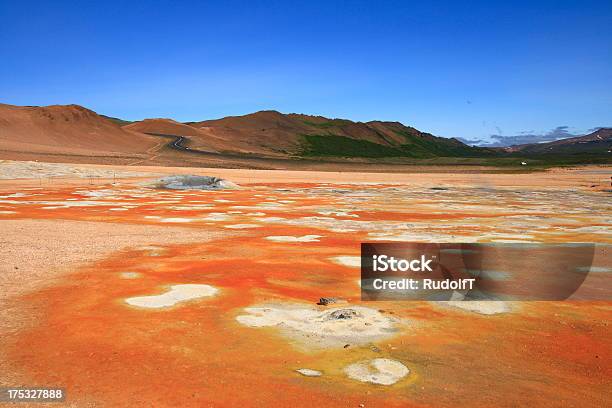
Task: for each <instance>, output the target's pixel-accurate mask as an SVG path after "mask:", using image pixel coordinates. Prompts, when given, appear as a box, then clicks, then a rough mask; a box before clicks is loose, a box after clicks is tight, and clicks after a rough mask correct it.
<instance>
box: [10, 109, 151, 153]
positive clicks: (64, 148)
mask: <svg viewBox="0 0 612 408" xmlns="http://www.w3.org/2000/svg"><path fill="white" fill-rule="evenodd" d="M158 143H159V141H158V140H157V139H156V138H154V137H152V136H148V135H144V134H142V133H139V132H134V131H131V130H129V129H128V130H126V129H123V128H121V126H119V125H118V124H116V123H113V122H112V121H110V120H108V119H105V118H103V117H102V116H100V115H98V114H97V113H95V112H93V111H91V110H89V109H86V108H84V107H82V106H78V105H52V106H42V107H38V106H13V105H6V104H0V151H2V152H3V156H6V155H9V156H10V154H11V153H24V152H25V153H27V154H53V155H57V154H61V155H85V156H87V155H98V156H138V155H139V154H145V152H146V151H147V149H150V148H152V147H154V146H156V145H157V144H158Z"/></svg>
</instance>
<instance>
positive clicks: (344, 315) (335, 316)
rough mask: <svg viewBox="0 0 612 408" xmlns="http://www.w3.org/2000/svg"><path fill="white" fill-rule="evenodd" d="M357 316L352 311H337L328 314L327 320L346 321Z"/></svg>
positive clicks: (357, 314)
mask: <svg viewBox="0 0 612 408" xmlns="http://www.w3.org/2000/svg"><path fill="white" fill-rule="evenodd" d="M357 316H359V313H357V311H355V310H353V309H338V310H334V311H333V312H331V313H330V314H329V320H346V319H352V318H354V317H357Z"/></svg>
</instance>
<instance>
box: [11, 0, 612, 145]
mask: <svg viewBox="0 0 612 408" xmlns="http://www.w3.org/2000/svg"><path fill="white" fill-rule="evenodd" d="M130 3H134V4H130ZM293 3H295V4H293ZM0 102H4V103H10V104H17V105H47V104H69V103H76V104H80V105H84V106H86V107H89V108H91V109H93V110H95V111H97V112H99V113H103V114H107V115H111V116H117V117H120V118H124V119H130V120H137V119H142V118H146V117H171V118H174V119H176V120H180V121H188V120H203V119H209V118H216V117H222V116H227V115H239V114H245V113H249V112H253V111H257V110H262V109H276V110H279V111H281V112H286V113H287V112H300V113H308V114H319V115H324V116H329V117H342V118H348V119H353V120H361V121H367V120H373V119H380V120H397V121H401V122H403V123H405V124H408V125H412V126H415V127H417V128H419V129H421V130H424V131H429V132H431V133H434V134H438V135H441V136H447V137H450V136H459V137H463V138H469V139H483V138H484V139H487V138H489V137H490V135H494V134H497V135H508V136H509V135H520V134H521V132H525V133H527V134H533V135H536V136H537V135H541V134H544V133H546V132H549V131H551V130H552V129H555V128H557V127H560V126H569V128H567V131H568V132H571V133H580V132H585V131H587V130H588V129H590V128H593V127H598V126H612V2H611V1H609V0H608V1H599V2H598V1H572V2H567V1H550V2H548V1H526V2H522V1H507V2H501V1H500V2H498V1H482V2H478V1H476V2H459V1H457V2H433V1H432V2H427V1H419V2H409V1H398V2H374V1H366V2H357V1H347V2H335V1H320V2H318V1H304V2H299V4H298V2H292V1H286V2H274V1H265V2H264V1H244V2H233V1H218V2H215V3H212V2H192V3H191V4H189V2H171V1H167V2H163V1H156V2H153V1H151V2H112V1H105V2H103V1H98V2H89V1H82V2H80V1H74V2H64V1H44V2H36V1H30V2H21V1H6V0H0Z"/></svg>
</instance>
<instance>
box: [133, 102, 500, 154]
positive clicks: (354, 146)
mask: <svg viewBox="0 0 612 408" xmlns="http://www.w3.org/2000/svg"><path fill="white" fill-rule="evenodd" d="M125 128H126V129H132V130H138V131H140V132H147V133H159V134H174V135H178V136H186V137H187V138H188V139H189V146H190V147H191V148H193V149H199V150H206V151H214V152H234V153H252V154H259V155H265V156H272V157H288V156H290V157H365V158H382V157H412V158H427V157H438V156H452V157H457V156H477V155H482V154H491V152H490V151H489V150H488V149H483V148H476V147H469V146H467V145H465V144H463V143H462V142H460V141H459V140H457V139H447V138H442V137H436V136H433V135H431V134H429V133H425V132H421V131H419V130H417V129H415V128H412V127H409V126H405V125H403V124H401V123H399V122H381V121H372V122H353V121H350V120H346V119H329V118H325V117H322V116H308V115H303V114H295V113H292V114H283V113H280V112H277V111H260V112H256V113H252V114H248V115H244V116H229V117H225V118H222V119H216V120H205V121H201V122H188V123H184V124H181V123H178V122H174V121H171V120H168V119H153V120H145V121H142V122H135V123H133V124H130V125H127V126H125Z"/></svg>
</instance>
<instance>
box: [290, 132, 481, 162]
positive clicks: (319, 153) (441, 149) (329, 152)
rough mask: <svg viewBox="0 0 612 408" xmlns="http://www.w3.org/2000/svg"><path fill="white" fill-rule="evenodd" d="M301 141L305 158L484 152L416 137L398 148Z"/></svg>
mask: <svg viewBox="0 0 612 408" xmlns="http://www.w3.org/2000/svg"><path fill="white" fill-rule="evenodd" d="M302 137H303V139H304V143H303V145H304V146H303V151H302V156H306V157H325V156H327V157H329V156H332V157H363V158H383V157H412V158H430V157H437V156H444V157H476V156H482V155H483V153H482V152H481V150H482V151H484V152H486V153H487V154H489V155H490V153H489V151H488V150H486V149H476V148H472V147H469V146H464V145H461V144H459V143H457V144H455V143H454V142H453V141H450V140H448V141H447V140H441V141H438V140H428V139H425V138H420V137H418V136H410V137H406V143H405V144H402V145H399V146H385V145H381V144H378V143H374V142H369V141H366V140H356V139H351V138H349V137H345V136H337V135H333V134H328V135H302Z"/></svg>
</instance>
